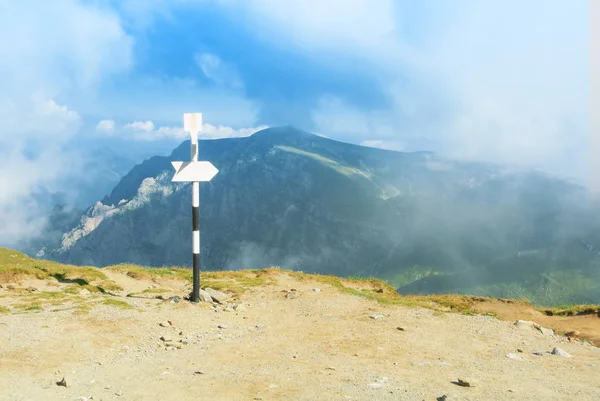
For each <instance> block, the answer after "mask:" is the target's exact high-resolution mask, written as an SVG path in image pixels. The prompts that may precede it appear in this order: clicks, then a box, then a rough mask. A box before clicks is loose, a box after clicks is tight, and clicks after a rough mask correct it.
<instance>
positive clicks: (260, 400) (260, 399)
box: [254, 397, 263, 401]
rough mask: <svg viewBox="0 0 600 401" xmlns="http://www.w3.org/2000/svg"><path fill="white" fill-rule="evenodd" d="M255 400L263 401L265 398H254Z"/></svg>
mask: <svg viewBox="0 0 600 401" xmlns="http://www.w3.org/2000/svg"><path fill="white" fill-rule="evenodd" d="M254 399H255V400H257V401H262V399H263V398H262V397H254Z"/></svg>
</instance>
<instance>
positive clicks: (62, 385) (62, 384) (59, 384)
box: [56, 377, 69, 387]
mask: <svg viewBox="0 0 600 401" xmlns="http://www.w3.org/2000/svg"><path fill="white" fill-rule="evenodd" d="M56 385H57V386H61V387H69V386H68V385H67V381H66V380H65V378H64V377H63V378H62V380H61V381H58V382H56Z"/></svg>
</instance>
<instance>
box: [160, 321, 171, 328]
mask: <svg viewBox="0 0 600 401" xmlns="http://www.w3.org/2000/svg"><path fill="white" fill-rule="evenodd" d="M158 325H159V326H160V327H169V326H170V324H169V322H167V321H164V322H160V323H159V324H158Z"/></svg>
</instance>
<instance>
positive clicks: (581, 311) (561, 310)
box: [537, 305, 600, 316]
mask: <svg viewBox="0 0 600 401" xmlns="http://www.w3.org/2000/svg"><path fill="white" fill-rule="evenodd" d="M537 309H538V310H539V311H540V312H544V313H546V314H548V312H550V314H552V315H555V316H574V315H591V314H596V313H598V312H600V305H561V306H556V307H552V308H537Z"/></svg>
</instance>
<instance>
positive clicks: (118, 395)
mask: <svg viewBox="0 0 600 401" xmlns="http://www.w3.org/2000/svg"><path fill="white" fill-rule="evenodd" d="M115 395H116V396H117V397H122V396H123V390H119V391H117V392H116V393H115Z"/></svg>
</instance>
